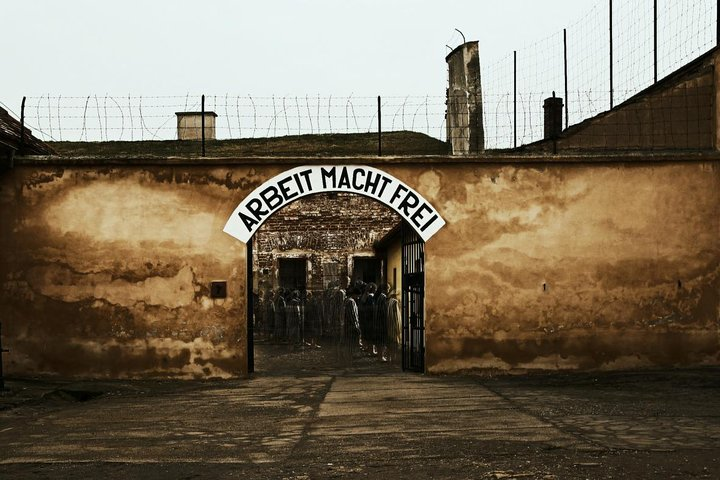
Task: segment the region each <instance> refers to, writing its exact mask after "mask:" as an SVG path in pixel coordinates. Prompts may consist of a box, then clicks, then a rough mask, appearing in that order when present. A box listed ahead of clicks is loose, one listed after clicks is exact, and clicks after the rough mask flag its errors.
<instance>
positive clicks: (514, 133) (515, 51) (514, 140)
mask: <svg viewBox="0 0 720 480" xmlns="http://www.w3.org/2000/svg"><path fill="white" fill-rule="evenodd" d="M513 145H514V146H515V148H517V50H513Z"/></svg>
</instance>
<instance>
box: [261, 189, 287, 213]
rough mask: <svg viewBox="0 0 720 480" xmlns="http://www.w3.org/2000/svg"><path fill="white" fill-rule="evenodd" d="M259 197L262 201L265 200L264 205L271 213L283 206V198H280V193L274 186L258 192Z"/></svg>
mask: <svg viewBox="0 0 720 480" xmlns="http://www.w3.org/2000/svg"><path fill="white" fill-rule="evenodd" d="M260 196H261V197H262V199H263V200H265V205H267V207H268V209H270V210H271V211H272V210H275V209H276V208H277V207H279V206H280V205H282V204H283V198H282V197H281V196H280V193H279V192H278V189H277V187H275V185H270V186H269V187H267V188H266V189H265V190H263V191H262V192H260Z"/></svg>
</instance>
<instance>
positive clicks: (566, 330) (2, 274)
mask: <svg viewBox="0 0 720 480" xmlns="http://www.w3.org/2000/svg"><path fill="white" fill-rule="evenodd" d="M530 160H532V159H530ZM305 161H307V160H303V162H305ZM337 161H338V162H349V161H352V162H353V163H355V164H358V163H363V162H368V163H372V162H373V161H375V162H376V163H375V165H374V166H376V167H377V168H381V169H383V170H385V171H386V172H387V173H389V174H391V175H394V176H395V177H397V178H399V179H400V180H402V181H404V182H405V183H407V184H408V185H410V186H412V187H413V188H415V189H416V190H417V191H418V192H419V193H420V194H422V195H423V196H424V197H425V198H426V199H427V200H428V201H430V202H431V203H432V204H433V206H434V207H435V208H436V209H437V210H438V211H439V212H440V213H441V214H442V215H443V217H444V218H445V220H446V222H447V225H446V226H445V227H444V228H443V229H442V230H441V231H440V232H439V233H438V234H436V235H435V236H434V237H433V238H432V239H430V241H429V242H428V243H427V245H426V319H427V320H426V344H427V361H426V364H427V369H428V371H429V372H431V373H453V372H461V371H467V370H472V369H477V368H497V369H512V368H514V369H525V368H548V369H562V368H573V369H575V368H579V369H593V368H623V367H630V366H649V365H675V364H703V363H718V361H720V358H719V357H718V352H719V351H720V348H719V345H718V339H719V338H720V279H719V276H720V245H719V244H718V243H719V242H718V238H720V223H719V222H720V173H719V163H718V161H717V160H712V161H710V160H708V161H685V160H683V159H676V160H674V161H669V160H665V161H663V162H660V161H658V162H655V163H651V162H638V163H619V162H617V161H608V162H606V163H596V162H583V161H573V162H567V163H563V162H557V161H554V162H553V163H548V162H543V161H542V158H540V157H538V158H536V159H535V162H532V161H525V162H517V161H514V160H513V161H508V162H507V163H498V162H497V159H493V160H492V161H493V162H495V163H488V162H489V160H483V159H482V158H479V159H474V160H463V161H458V160H457V159H453V158H438V159H433V160H423V159H417V158H415V159H413V158H404V159H403V158H398V159H393V160H386V161H384V162H383V163H382V164H378V163H377V160H372V159H338V160H337ZM323 162H324V163H326V164H327V163H332V160H330V161H328V159H323ZM299 164H301V163H300V161H299V162H298V163H297V164H294V163H293V164H291V163H287V164H286V165H282V164H280V163H274V164H267V163H266V164H260V163H257V162H254V163H253V162H247V163H243V161H242V160H238V159H236V160H235V161H228V163H227V164H226V165H224V166H211V165H208V166H203V165H201V164H199V163H198V165H196V166H170V165H168V166H162V165H154V166H152V165H148V166H124V167H113V168H106V167H97V166H80V165H70V164H68V165H65V166H51V165H47V164H44V163H43V161H41V160H40V161H37V162H34V163H33V162H32V161H28V162H24V163H23V162H20V163H19V165H18V166H17V167H16V168H15V169H13V170H10V171H6V172H4V173H3V174H2V177H0V178H1V180H2V181H1V182H0V215H2V218H3V222H2V225H1V230H0V248H2V252H3V253H2V255H1V256H0V278H1V279H2V289H1V290H0V300H1V303H0V315H1V316H2V321H3V333H4V341H5V344H6V345H8V347H9V348H10V349H11V350H12V352H11V353H10V354H9V355H7V356H6V358H5V366H6V371H7V373H8V374H10V375H13V374H36V373H56V374H61V375H75V376H111V377H140V376H156V377H158V376H159V377H168V376H176V377H188V378H189V377H210V376H220V377H227V376H242V375H244V374H245V373H246V372H247V369H246V366H247V356H246V342H247V339H246V320H245V315H246V301H245V298H246V294H247V291H246V271H245V267H246V258H245V245H243V244H242V243H240V242H238V241H237V240H235V239H233V238H231V237H229V236H228V235H226V234H224V233H223V232H222V228H223V225H224V223H225V221H226V220H227V216H228V215H229V214H230V212H232V211H233V209H234V207H235V206H236V205H237V204H238V203H239V202H240V201H241V200H242V199H243V198H244V197H245V196H246V195H247V194H248V193H249V192H250V191H252V190H253V189H254V188H256V187H257V186H259V185H261V184H262V183H263V182H264V181H265V180H268V179H269V178H271V177H273V176H274V175H276V174H278V173H280V172H281V171H283V170H285V169H289V168H292V167H294V166H297V165H299ZM212 280H227V281H228V297H227V298H225V299H212V298H210V295H209V283H210V281H212Z"/></svg>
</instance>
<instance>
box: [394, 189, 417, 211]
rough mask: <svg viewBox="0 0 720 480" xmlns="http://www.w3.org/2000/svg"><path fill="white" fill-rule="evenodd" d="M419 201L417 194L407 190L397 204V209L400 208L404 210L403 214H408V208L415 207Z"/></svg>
mask: <svg viewBox="0 0 720 480" xmlns="http://www.w3.org/2000/svg"><path fill="white" fill-rule="evenodd" d="M419 203H420V200H419V199H418V197H417V195H415V194H414V193H412V192H408V193H407V195H405V198H404V199H403V201H402V202H400V206H398V210H402V211H403V212H405V216H406V217H409V216H410V209H411V208H415V207H417V206H418V204H419Z"/></svg>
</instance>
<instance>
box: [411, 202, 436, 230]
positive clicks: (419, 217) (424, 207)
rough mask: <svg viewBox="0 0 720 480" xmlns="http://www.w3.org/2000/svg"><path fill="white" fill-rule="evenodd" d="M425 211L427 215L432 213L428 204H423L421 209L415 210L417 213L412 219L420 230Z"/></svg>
mask: <svg viewBox="0 0 720 480" xmlns="http://www.w3.org/2000/svg"><path fill="white" fill-rule="evenodd" d="M423 210H424V211H426V212H427V213H432V209H431V208H430V207H428V205H427V203H423V204H422V205H420V208H418V209H417V210H415V213H413V214H412V216H411V217H410V220H412V222H413V223H414V224H415V226H416V227H418V228H420V221H421V220H422V219H423Z"/></svg>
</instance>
